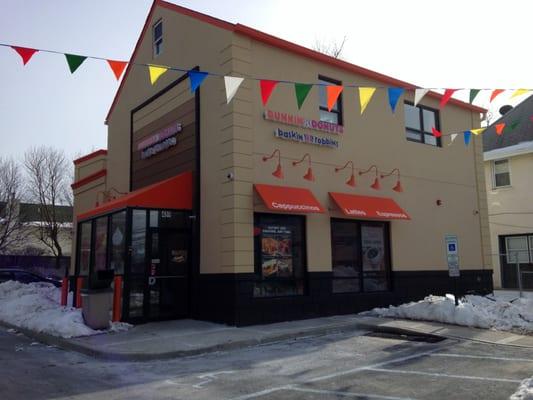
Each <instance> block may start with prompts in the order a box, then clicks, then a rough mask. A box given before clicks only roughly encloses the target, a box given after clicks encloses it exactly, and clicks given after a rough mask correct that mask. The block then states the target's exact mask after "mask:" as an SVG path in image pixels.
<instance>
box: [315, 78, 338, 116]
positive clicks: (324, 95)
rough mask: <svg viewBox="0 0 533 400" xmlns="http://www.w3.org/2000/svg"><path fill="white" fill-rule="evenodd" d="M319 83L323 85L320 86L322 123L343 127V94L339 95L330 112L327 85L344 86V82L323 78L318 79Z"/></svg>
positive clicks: (319, 101) (319, 97) (319, 96)
mask: <svg viewBox="0 0 533 400" xmlns="http://www.w3.org/2000/svg"><path fill="white" fill-rule="evenodd" d="M318 82H319V83H321V85H319V86H318V103H319V112H320V121H326V122H331V123H333V124H338V125H342V93H341V94H340V95H339V98H338V99H337V101H336V102H335V105H334V106H333V108H332V109H331V111H328V96H327V93H326V85H342V82H339V81H336V80H334V79H329V78H324V77H323V76H319V77H318Z"/></svg>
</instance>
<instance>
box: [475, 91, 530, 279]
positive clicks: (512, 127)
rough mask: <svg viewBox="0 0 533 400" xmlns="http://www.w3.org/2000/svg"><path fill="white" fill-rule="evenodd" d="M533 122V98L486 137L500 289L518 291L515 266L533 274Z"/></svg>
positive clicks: (493, 126) (494, 125)
mask: <svg viewBox="0 0 533 400" xmlns="http://www.w3.org/2000/svg"><path fill="white" fill-rule="evenodd" d="M532 117H533V96H532V97H529V98H527V99H526V100H524V101H523V102H522V103H520V104H519V105H518V106H516V107H515V108H513V109H512V110H511V111H509V112H507V113H506V114H504V115H503V116H502V117H501V118H499V119H498V120H497V121H496V122H494V123H492V124H491V125H490V126H489V127H488V128H487V130H486V131H485V132H484V134H483V149H484V160H485V180H486V182H487V199H488V207H489V222H490V234H491V241H492V246H491V247H492V251H493V255H492V259H493V266H494V286H495V287H497V288H499V287H501V288H516V287H517V285H518V280H517V266H516V262H517V261H518V262H519V263H520V268H521V269H522V270H524V271H528V270H531V266H532V263H533V185H532V183H533V180H532V176H533V175H532V171H533V120H532ZM502 124H505V125H502ZM497 129H498V130H499V131H500V132H501V134H500V135H498V134H497ZM522 281H523V285H524V287H526V288H529V289H533V274H531V273H527V272H525V273H524V274H522Z"/></svg>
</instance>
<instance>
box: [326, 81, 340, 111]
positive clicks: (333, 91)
mask: <svg viewBox="0 0 533 400" xmlns="http://www.w3.org/2000/svg"><path fill="white" fill-rule="evenodd" d="M342 89H344V88H343V87H342V86H338V85H326V96H327V103H328V111H331V109H332V108H333V107H334V106H335V103H336V102H337V99H338V98H339V96H340V95H341V92H342Z"/></svg>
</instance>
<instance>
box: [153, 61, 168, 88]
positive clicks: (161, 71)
mask: <svg viewBox="0 0 533 400" xmlns="http://www.w3.org/2000/svg"><path fill="white" fill-rule="evenodd" d="M167 71H168V68H166V67H161V66H157V65H148V72H150V83H151V84H152V85H154V84H155V83H156V82H157V80H158V79H159V77H160V76H161V75H163V74H164V73H165V72H167Z"/></svg>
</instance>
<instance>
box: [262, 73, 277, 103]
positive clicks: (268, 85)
mask: <svg viewBox="0 0 533 400" xmlns="http://www.w3.org/2000/svg"><path fill="white" fill-rule="evenodd" d="M277 84H278V81H271V80H268V79H262V80H261V81H260V82H259V86H260V87H261V101H262V102H263V106H266V104H267V103H268V99H269V98H270V95H271V94H272V91H273V90H274V88H275V87H276V85H277Z"/></svg>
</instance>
